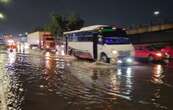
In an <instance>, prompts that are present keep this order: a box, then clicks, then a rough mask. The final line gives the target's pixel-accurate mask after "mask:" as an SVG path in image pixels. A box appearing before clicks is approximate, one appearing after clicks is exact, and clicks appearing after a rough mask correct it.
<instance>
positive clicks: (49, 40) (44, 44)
mask: <svg viewBox="0 0 173 110" xmlns="http://www.w3.org/2000/svg"><path fill="white" fill-rule="evenodd" d="M27 43H28V44H29V46H30V47H31V48H32V47H38V48H40V49H45V50H52V49H55V45H56V42H55V38H54V37H53V35H52V34H51V33H50V32H33V33H30V34H28V36H27Z"/></svg>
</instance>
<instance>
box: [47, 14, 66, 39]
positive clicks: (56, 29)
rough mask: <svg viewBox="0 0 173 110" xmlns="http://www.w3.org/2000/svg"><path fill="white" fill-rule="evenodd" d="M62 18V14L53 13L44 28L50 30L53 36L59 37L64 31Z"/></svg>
mask: <svg viewBox="0 0 173 110" xmlns="http://www.w3.org/2000/svg"><path fill="white" fill-rule="evenodd" d="M64 25H65V24H64V19H63V17H62V16H60V15H57V14H54V15H52V17H51V22H50V23H49V24H48V25H46V26H45V30H46V31H49V32H51V33H52V34H53V35H54V36H55V38H57V37H61V36H62V34H63V31H64Z"/></svg>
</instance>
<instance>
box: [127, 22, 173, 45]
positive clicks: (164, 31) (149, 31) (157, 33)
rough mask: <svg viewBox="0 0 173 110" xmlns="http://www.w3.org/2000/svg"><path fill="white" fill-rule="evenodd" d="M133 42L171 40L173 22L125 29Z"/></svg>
mask: <svg viewBox="0 0 173 110" xmlns="http://www.w3.org/2000/svg"><path fill="white" fill-rule="evenodd" d="M127 33H128V35H129V37H130V39H131V40H132V42H133V43H134V44H138V43H139V44H140V43H156V42H173V24H160V25H152V26H151V25H150V26H140V27H136V28H131V29H128V30H127Z"/></svg>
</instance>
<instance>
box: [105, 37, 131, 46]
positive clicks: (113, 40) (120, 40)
mask: <svg viewBox="0 0 173 110" xmlns="http://www.w3.org/2000/svg"><path fill="white" fill-rule="evenodd" d="M103 40H104V41H103V42H104V43H105V44H108V45H114V44H131V42H130V40H129V39H128V38H124V37H104V38H103Z"/></svg>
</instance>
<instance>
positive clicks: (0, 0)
mask: <svg viewBox="0 0 173 110" xmlns="http://www.w3.org/2000/svg"><path fill="white" fill-rule="evenodd" d="M10 2H11V0H0V3H4V4H8V3H10Z"/></svg>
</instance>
